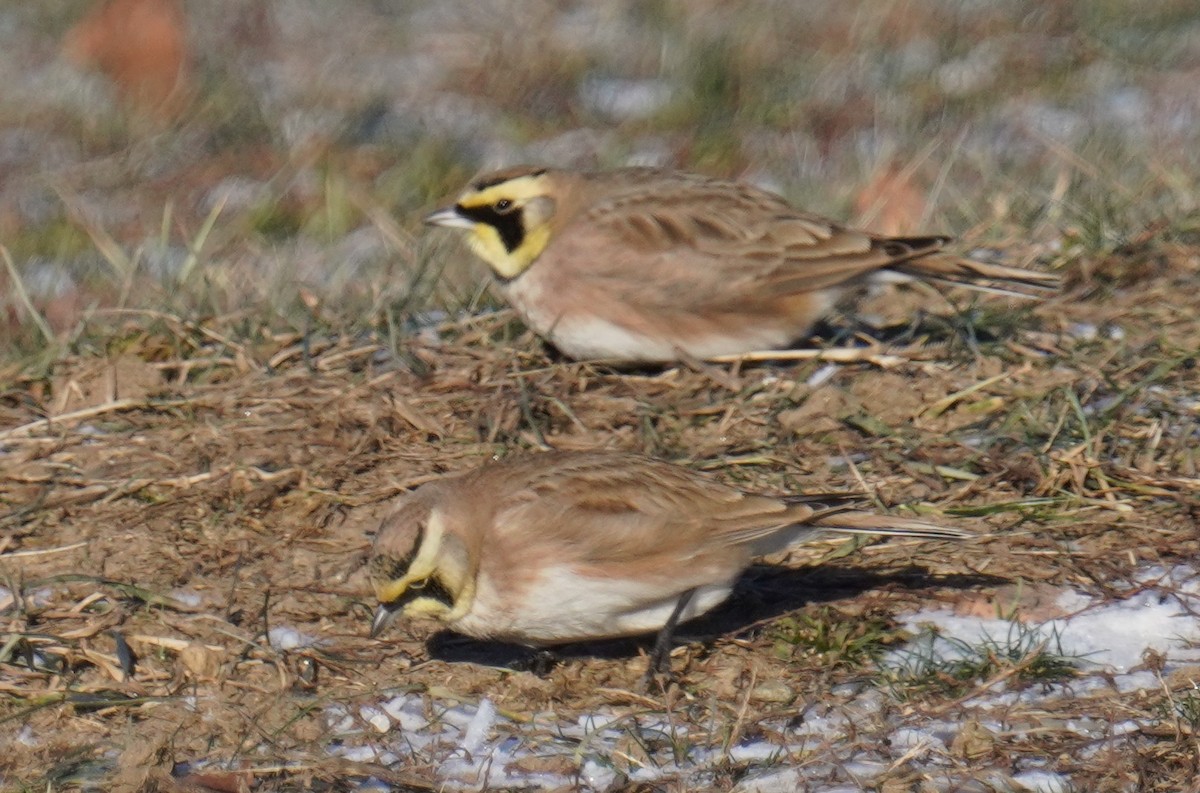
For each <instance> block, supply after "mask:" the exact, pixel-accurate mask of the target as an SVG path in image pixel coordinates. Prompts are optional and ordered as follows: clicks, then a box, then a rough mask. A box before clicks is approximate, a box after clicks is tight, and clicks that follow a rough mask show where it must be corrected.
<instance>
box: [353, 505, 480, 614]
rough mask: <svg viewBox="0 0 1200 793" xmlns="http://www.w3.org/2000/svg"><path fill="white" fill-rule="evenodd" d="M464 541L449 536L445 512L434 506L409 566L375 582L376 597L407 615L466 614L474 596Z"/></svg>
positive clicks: (391, 608) (390, 607) (389, 607)
mask: <svg viewBox="0 0 1200 793" xmlns="http://www.w3.org/2000/svg"><path fill="white" fill-rule="evenodd" d="M460 548H461V544H460V543H458V542H456V541H454V540H451V541H449V542H447V540H446V522H445V516H444V515H443V514H442V512H441V510H438V509H433V510H431V511H430V513H429V518H428V522H427V523H426V524H425V529H424V532H423V536H422V538H421V543H420V545H419V546H418V548H417V552H416V555H415V556H414V557H413V559H412V562H411V563H410V564H409V565H408V569H407V570H406V571H405V572H404V573H403V575H401V576H400V577H399V578H395V579H392V580H378V581H376V582H375V597H376V598H377V599H378V601H379V603H380V604H381V605H383V606H384V607H385V608H388V609H389V610H393V609H396V608H398V609H399V610H400V612H401V613H402V614H404V615H405V616H408V617H431V618H433V619H439V620H442V621H445V622H453V621H454V620H457V619H459V618H461V617H462V616H463V615H464V614H466V613H467V612H468V611H469V610H470V608H471V604H472V602H473V600H474V597H475V585H474V581H472V580H471V579H470V576H469V574H468V571H467V569H466V565H465V561H464V559H463V558H462V554H461V552H460V551H459V550H458V549H460Z"/></svg>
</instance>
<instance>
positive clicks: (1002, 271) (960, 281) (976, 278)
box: [889, 254, 1060, 300]
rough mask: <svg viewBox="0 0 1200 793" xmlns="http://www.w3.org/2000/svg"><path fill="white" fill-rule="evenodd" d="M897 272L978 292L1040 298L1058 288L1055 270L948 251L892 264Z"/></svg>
mask: <svg viewBox="0 0 1200 793" xmlns="http://www.w3.org/2000/svg"><path fill="white" fill-rule="evenodd" d="M889 269H891V270H894V271H895V272H898V273H901V274H903V275H907V276H910V277H913V278H919V279H921V280H924V281H932V282H934V283H939V284H946V285H948V286H962V287H965V288H967V289H974V290H975V291H977V292H989V293H992V294H998V295H1008V296H1009V297H1022V298H1026V299H1030V300H1037V299H1041V298H1044V297H1047V296H1049V295H1051V294H1053V293H1055V292H1057V291H1058V287H1059V281H1060V279H1059V277H1058V276H1057V275H1055V274H1054V273H1044V272H1039V271H1037V270H1026V269H1024V268H1023V267H1009V266H1008V265H1004V264H995V263H992V262H982V261H978V260H976V259H964V258H961V257H958V256H952V255H949V254H943V255H936V254H935V255H932V256H920V257H916V258H911V259H906V260H904V261H901V262H897V263H896V264H894V265H891V267H890V268H889Z"/></svg>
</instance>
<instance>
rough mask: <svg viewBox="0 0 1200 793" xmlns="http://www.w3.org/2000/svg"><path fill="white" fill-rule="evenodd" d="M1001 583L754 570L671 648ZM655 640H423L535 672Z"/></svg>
mask: <svg viewBox="0 0 1200 793" xmlns="http://www.w3.org/2000/svg"><path fill="white" fill-rule="evenodd" d="M1007 582H1008V579H1005V578H1000V577H998V576H991V575H983V574H951V575H935V574H932V573H930V572H929V571H928V570H927V569H926V568H924V567H921V566H919V565H909V566H908V567H905V568H902V569H899V570H892V571H889V572H886V573H873V572H867V571H862V570H855V571H849V572H848V571H846V570H836V571H831V570H827V569H820V568H818V569H815V570H814V569H796V568H790V567H783V566H779V565H766V564H759V565H754V566H753V567H751V568H750V569H748V570H747V571H746V572H745V573H744V574H743V575H742V577H741V579H739V581H738V583H737V585H736V586H735V587H734V591H733V594H732V595H731V596H730V597H729V599H728V600H726V601H725V602H724V603H723V604H721V605H720V606H718V607H717V608H715V609H713V610H712V611H710V612H709V613H708V614H705V615H703V616H701V617H698V618H697V619H694V620H691V621H689V622H686V623H683V624H681V625H680V626H679V629H678V630H677V631H676V637H677V640H678V641H701V642H703V641H711V640H713V639H716V638H718V637H721V636H730V635H732V636H736V635H738V634H739V633H742V632H744V631H746V630H748V629H749V628H751V627H752V626H755V625H757V624H758V623H761V622H764V621H767V620H771V619H773V618H775V617H779V616H782V615H784V614H787V613H789V612H792V611H795V610H797V609H799V608H801V607H803V606H806V605H810V604H814V603H828V602H831V601H834V600H841V599H844V598H851V597H855V596H857V595H860V594H862V593H864V592H867V591H869V590H876V589H893V590H895V589H901V590H917V589H928V588H932V587H946V588H951V589H971V588H974V587H980V586H995V585H998V584H1003V583H1007ZM653 644H654V634H647V635H645V636H636V637H629V638H621V639H607V640H601V641H589V642H575V643H572V644H564V645H558V646H556V647H554V648H553V651H552V656H551V657H548V656H547V655H546V654H545V653H543V652H541V651H538V650H536V649H534V648H530V647H526V646H524V645H518V644H506V643H502V642H488V641H479V640H476V639H470V638H468V637H466V636H462V635H460V634H457V633H454V632H453V631H439V632H438V633H435V634H434V635H433V636H431V637H430V638H429V639H428V641H426V644H425V646H426V651H427V652H428V653H429V657H430V658H434V659H437V660H440V661H449V662H468V663H475V664H481V665H484V666H494V667H507V668H510V669H518V670H531V671H537V672H542V671H546V670H548V668H549V666H552V665H553V663H554V661H557V660H573V659H589V658H590V659H615V658H629V657H632V656H635V655H638V654H639V653H641V652H649V650H650V647H651V646H652V645H653Z"/></svg>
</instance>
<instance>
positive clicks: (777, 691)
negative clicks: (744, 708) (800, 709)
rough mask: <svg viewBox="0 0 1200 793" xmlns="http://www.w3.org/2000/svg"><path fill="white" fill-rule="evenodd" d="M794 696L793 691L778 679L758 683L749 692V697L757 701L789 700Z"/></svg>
mask: <svg viewBox="0 0 1200 793" xmlns="http://www.w3.org/2000/svg"><path fill="white" fill-rule="evenodd" d="M795 697H796V694H795V692H793V691H792V689H791V688H790V687H789V686H787V685H785V684H784V683H782V682H780V681H778V680H768V681H767V682H765V683H760V684H758V685H757V686H755V687H754V689H753V690H752V691H751V692H750V699H753V700H755V701H757V702H791V701H792V700H793V699H795Z"/></svg>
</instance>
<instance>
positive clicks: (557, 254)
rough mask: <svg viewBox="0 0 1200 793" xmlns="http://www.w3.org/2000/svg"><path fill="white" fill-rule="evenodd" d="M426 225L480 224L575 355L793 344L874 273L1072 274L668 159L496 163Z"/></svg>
mask: <svg viewBox="0 0 1200 793" xmlns="http://www.w3.org/2000/svg"><path fill="white" fill-rule="evenodd" d="M426 222H428V223H431V224H433V225H438V226H447V227H450V228H456V229H463V230H465V231H466V232H467V242H468V244H469V245H470V247H471V249H472V250H474V252H475V253H476V254H478V255H479V256H480V257H481V258H482V259H483V260H484V261H485V262H487V264H488V265H489V266H490V267H491V269H492V271H493V272H494V274H495V276H496V278H497V279H498V281H499V283H500V289H501V292H502V293H503V295H504V297H505V298H506V299H507V300H508V301H509V302H510V303H511V304H512V305H513V306H514V307H515V308H516V309H517V311H518V312H519V313H520V314H521V316H522V317H523V318H524V320H525V322H526V323H527V324H528V325H529V326H530V327H531V328H533V330H534V331H536V332H537V333H538V334H540V335H541V336H543V337H546V338H548V339H549V340H550V341H551V342H553V343H554V345H555V346H556V347H558V348H559V349H560V350H561V351H562V352H563V353H565V354H566V355H568V356H570V357H572V358H576V359H587V358H603V359H611V360H616V361H624V362H665V361H671V360H676V359H679V358H682V357H691V358H698V359H703V358H710V357H714V356H718V355H738V354H744V353H748V352H755V351H761V350H773V349H779V348H783V347H786V346H787V345H789V344H792V343H794V342H796V341H797V340H799V339H801V338H803V337H804V336H805V334H807V333H808V332H809V331H810V330H811V329H812V327H813V325H814V323H816V322H817V321H818V320H819V319H821V318H822V317H823V316H825V315H826V314H827V313H828V312H829V311H830V310H831V309H833V308H834V307H835V306H837V305H838V304H839V303H840V302H842V301H843V300H845V299H847V298H848V297H850V296H852V295H853V294H854V293H856V292H858V291H859V289H860V288H861V287H862V286H864V285H866V284H869V283H871V282H872V281H881V280H908V279H914V278H915V279H920V280H925V281H932V282H937V283H947V284H958V285H961V286H965V287H968V288H973V289H979V290H983V291H995V292H1002V293H1005V294H1021V295H1029V294H1038V293H1045V292H1047V291H1050V290H1053V289H1054V287H1055V285H1056V284H1057V282H1058V279H1057V277H1056V276H1054V275H1053V274H1049V273H1041V272H1036V271H1032V270H1025V269H1021V268H1016V267H1007V266H1003V265H998V264H990V263H986V262H979V261H974V260H972V259H963V258H960V257H958V256H955V255H953V254H950V253H947V252H945V251H944V247H945V245H946V244H947V243H948V242H949V241H950V238H949V237H943V236H921V237H880V236H876V235H873V234H871V233H869V232H866V231H858V230H855V229H851V228H846V227H844V226H841V225H839V224H837V223H835V222H833V221H831V220H827V219H825V218H822V217H819V216H817V215H813V214H810V213H807V212H802V211H800V210H798V209H795V208H793V207H792V206H791V205H790V204H788V203H787V202H786V201H785V200H784V199H783V198H781V197H779V196H778V195H775V194H774V193H770V192H768V191H766V190H762V189H759V188H757V187H754V186H751V185H748V184H744V183H740V182H730V181H724V180H721V179H712V178H708V177H705V176H698V175H695V174H689V173H682V172H678V171H668V170H659V169H654V168H622V169H617V170H611V171H595V172H582V171H571V170H559V169H553V168H541V167H518V168H511V169H508V170H503V171H497V172H495V173H491V174H487V175H484V176H481V177H479V178H477V179H475V180H474V181H473V182H472V183H471V184H470V185H469V186H468V187H467V188H466V190H465V191H463V193H462V194H461V195H460V196H459V197H458V200H457V201H456V202H455V203H454V204H453V205H452V206H449V207H447V208H445V209H442V210H439V211H437V212H434V213H433V214H431V215H429V217H428V218H426Z"/></svg>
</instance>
